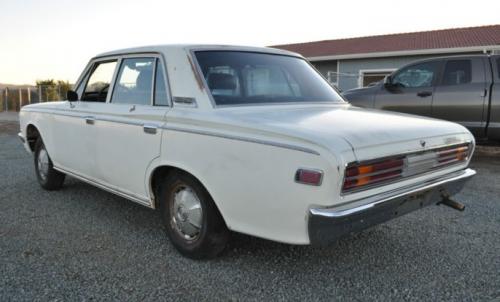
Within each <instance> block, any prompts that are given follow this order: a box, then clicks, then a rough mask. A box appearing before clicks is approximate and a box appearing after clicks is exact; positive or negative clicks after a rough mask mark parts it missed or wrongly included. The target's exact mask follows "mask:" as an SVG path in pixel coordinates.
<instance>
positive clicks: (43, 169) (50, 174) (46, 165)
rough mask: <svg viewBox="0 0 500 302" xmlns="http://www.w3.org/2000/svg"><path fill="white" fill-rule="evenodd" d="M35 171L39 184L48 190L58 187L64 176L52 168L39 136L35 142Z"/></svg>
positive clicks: (60, 185) (61, 183)
mask: <svg viewBox="0 0 500 302" xmlns="http://www.w3.org/2000/svg"><path fill="white" fill-rule="evenodd" d="M35 171H36V177H37V179H38V183H40V186H42V188H44V189H45V190H49V191H51V190H58V189H60V188H61V187H62V185H63V183H64V178H65V176H66V175H65V174H64V173H61V172H59V171H56V170H55V169H54V166H53V165H52V160H51V159H50V156H49V153H48V152H47V150H46V149H45V145H44V144H43V141H42V139H41V138H38V140H37V141H36V144H35Z"/></svg>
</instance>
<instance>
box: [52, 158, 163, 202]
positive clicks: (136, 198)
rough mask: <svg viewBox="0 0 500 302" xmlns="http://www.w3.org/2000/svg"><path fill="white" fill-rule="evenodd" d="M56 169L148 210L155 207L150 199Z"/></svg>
mask: <svg viewBox="0 0 500 302" xmlns="http://www.w3.org/2000/svg"><path fill="white" fill-rule="evenodd" d="M54 169H55V170H57V171H59V172H62V173H64V174H68V175H70V176H72V177H74V178H77V179H79V180H81V181H83V182H86V183H88V184H90V185H93V186H95V187H98V188H99V189H102V190H105V191H108V192H110V193H113V194H116V195H118V196H121V197H123V198H126V199H128V200H130V201H133V202H136V203H138V204H140V205H143V206H145V207H148V208H154V207H153V202H152V201H151V200H148V199H143V198H141V197H140V196H136V195H132V194H129V193H125V192H123V191H121V190H118V189H114V188H111V187H108V186H106V185H103V184H100V183H98V182H96V181H94V180H92V179H90V178H87V177H85V176H82V175H79V174H76V173H74V172H70V171H68V170H65V169H63V168H60V167H56V166H54Z"/></svg>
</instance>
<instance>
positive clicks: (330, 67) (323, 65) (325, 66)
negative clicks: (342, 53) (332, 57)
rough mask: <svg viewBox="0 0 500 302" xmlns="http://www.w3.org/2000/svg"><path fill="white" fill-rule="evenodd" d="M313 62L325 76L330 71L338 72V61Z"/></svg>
mask: <svg viewBox="0 0 500 302" xmlns="http://www.w3.org/2000/svg"><path fill="white" fill-rule="evenodd" d="M311 63H312V64H313V65H314V67H316V69H318V70H319V72H321V74H322V75H323V76H324V77H325V78H326V77H328V72H329V71H333V72H337V61H318V62H311Z"/></svg>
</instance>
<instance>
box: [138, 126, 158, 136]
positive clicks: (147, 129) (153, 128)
mask: <svg viewBox="0 0 500 302" xmlns="http://www.w3.org/2000/svg"><path fill="white" fill-rule="evenodd" d="M142 129H143V130H144V132H146V133H148V134H156V130H157V129H158V126H156V125H151V124H144V125H143V126H142Z"/></svg>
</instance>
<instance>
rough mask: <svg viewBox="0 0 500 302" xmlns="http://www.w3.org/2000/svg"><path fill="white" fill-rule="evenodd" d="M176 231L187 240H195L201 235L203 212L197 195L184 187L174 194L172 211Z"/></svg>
mask: <svg viewBox="0 0 500 302" xmlns="http://www.w3.org/2000/svg"><path fill="white" fill-rule="evenodd" d="M170 213H171V214H170V215H171V221H172V225H173V227H174V229H175V230H176V231H177V232H178V233H179V235H181V236H182V237H183V238H184V239H186V240H189V241H191V240H195V239H197V238H198V236H199V235H200V230H201V223H202V219H203V211H202V208H201V202H200V200H199V199H198V196H197V195H196V193H195V192H194V191H193V189H191V188H190V187H187V186H182V187H180V188H178V190H177V191H176V192H175V194H174V202H173V204H172V208H171V211H170Z"/></svg>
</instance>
